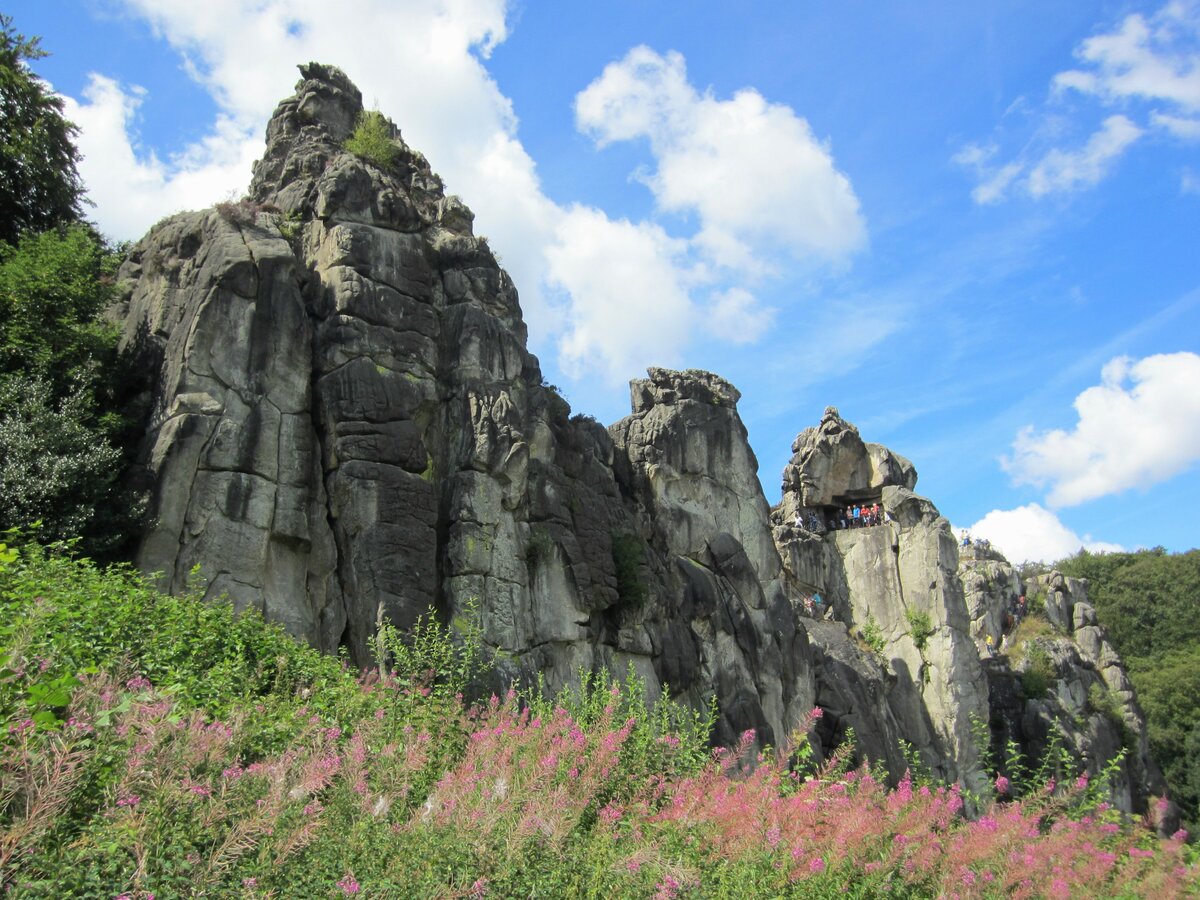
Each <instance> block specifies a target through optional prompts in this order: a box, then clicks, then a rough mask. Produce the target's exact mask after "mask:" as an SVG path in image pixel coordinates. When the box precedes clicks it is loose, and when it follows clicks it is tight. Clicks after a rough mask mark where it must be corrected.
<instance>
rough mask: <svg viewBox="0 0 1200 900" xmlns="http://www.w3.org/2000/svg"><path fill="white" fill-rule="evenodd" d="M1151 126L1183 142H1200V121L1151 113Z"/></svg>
mask: <svg viewBox="0 0 1200 900" xmlns="http://www.w3.org/2000/svg"><path fill="white" fill-rule="evenodd" d="M1150 124H1151V125H1153V126H1155V127H1156V128H1163V129H1165V130H1167V131H1169V132H1170V133H1171V134H1173V135H1174V136H1175V137H1177V138H1179V139H1180V140H1183V141H1200V119H1188V118H1185V117H1183V116H1169V115H1167V114H1166V113H1160V112H1152V113H1150Z"/></svg>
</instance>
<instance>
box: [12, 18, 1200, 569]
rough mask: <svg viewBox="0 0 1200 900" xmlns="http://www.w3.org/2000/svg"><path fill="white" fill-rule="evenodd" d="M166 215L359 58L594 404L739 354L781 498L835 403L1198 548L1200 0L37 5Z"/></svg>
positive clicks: (767, 472) (945, 503) (897, 436)
mask: <svg viewBox="0 0 1200 900" xmlns="http://www.w3.org/2000/svg"><path fill="white" fill-rule="evenodd" d="M6 10H7V11H8V12H9V13H10V14H11V15H12V16H13V17H14V20H15V25H16V27H17V28H18V30H20V31H22V32H24V33H26V34H38V35H41V36H42V38H43V44H44V46H45V48H46V49H47V50H49V51H50V52H51V53H52V54H53V55H52V56H50V57H49V58H47V59H45V60H41V61H39V62H38V63H37V64H36V65H35V69H36V71H38V72H39V74H41V75H42V76H43V77H45V78H46V79H47V80H49V81H50V82H51V83H52V84H53V85H54V87H55V89H56V90H58V91H59V92H61V93H62V94H63V95H64V96H65V97H67V98H68V108H69V111H70V115H71V116H72V118H73V119H74V120H75V121H76V122H77V123H78V124H79V125H80V127H81V134H80V146H81V148H82V150H83V152H84V154H85V157H86V158H85V160H84V163H83V166H82V172H83V175H84V177H85V179H86V181H87V183H88V187H89V190H90V191H91V195H92V197H93V199H94V201H95V203H96V206H95V208H94V210H93V216H94V218H95V220H96V221H97V222H98V223H99V224H100V226H101V227H102V228H103V229H104V230H105V231H106V232H107V233H109V234H110V235H112V236H114V237H118V238H136V237H138V236H140V235H141V234H142V233H143V232H144V231H145V230H146V228H148V227H149V225H151V224H152V223H153V222H155V221H157V220H158V219H159V218H161V217H162V216H164V215H167V214H169V213H171V212H174V211H176V210H179V209H184V208H195V207H201V206H206V205H209V204H211V203H213V202H215V201H217V200H221V199H224V198H226V197H228V196H230V195H236V194H240V193H241V192H242V191H243V190H244V189H245V187H246V185H247V183H248V181H249V165H250V163H251V162H252V160H253V159H255V158H256V157H257V155H258V154H259V152H261V148H262V133H263V128H264V126H265V124H266V120H267V117H268V116H269V114H270V112H271V109H272V108H273V107H274V104H275V103H276V102H277V101H278V100H280V99H282V98H283V97H284V96H286V95H287V94H289V93H290V92H291V88H292V85H293V84H294V83H295V80H296V78H297V73H296V70H295V65H296V64H297V63H299V62H303V61H307V60H309V59H317V60H320V61H324V62H330V63H334V64H336V65H339V66H341V67H342V68H343V69H345V70H346V71H347V73H348V74H349V75H350V76H351V77H352V78H353V79H354V80H355V82H356V83H357V84H358V85H359V87H360V88H361V89H362V91H363V95H364V98H365V100H366V102H367V103H368V105H376V106H378V108H379V109H380V110H381V111H383V112H384V113H385V114H387V115H389V116H390V117H391V118H393V119H394V120H395V121H396V123H397V124H398V125H399V126H400V128H401V130H402V131H403V133H404V135H405V138H406V139H407V140H408V141H409V142H410V143H411V144H412V145H413V146H415V147H416V148H418V149H420V150H422V151H423V152H424V153H425V154H426V155H427V156H428V157H429V159H430V161H431V163H432V165H433V166H434V168H435V169H436V170H437V171H439V172H440V173H441V174H442V176H443V177H444V178H445V180H446V183H447V186H448V188H449V190H451V191H452V192H455V193H459V194H460V195H462V196H463V198H464V199H465V200H466V202H467V203H468V205H470V206H471V207H472V209H474V211H475V212H476V216H477V218H476V231H477V233H481V234H487V235H488V236H489V239H490V242H491V244H492V246H493V248H494V249H496V250H497V251H498V252H499V253H500V254H501V256H502V257H503V263H504V265H505V267H506V268H508V269H509V271H510V273H511V274H512V275H513V277H514V279H515V280H516V283H517V286H518V288H519V290H520V292H521V298H522V305H523V307H524V309H525V314H526V319H527V320H528V322H529V324H530V333H531V344H532V349H533V350H534V352H536V353H537V354H538V356H539V358H540V359H541V361H542V365H543V369H544V370H545V372H546V375H547V378H548V379H549V380H550V381H552V382H554V383H555V384H558V385H559V386H560V387H561V388H562V389H563V391H564V393H565V394H566V396H567V397H568V398H569V399H570V401H571V403H572V406H573V407H574V408H575V410H576V411H578V412H587V413H590V414H593V415H595V416H596V417H597V418H599V419H601V420H602V421H605V422H611V421H614V420H615V419H617V418H619V417H620V416H622V415H624V414H626V413H627V412H628V391H627V388H626V382H627V381H628V380H629V379H630V378H633V377H638V376H639V375H640V374H641V373H642V372H643V371H644V369H645V367H646V366H648V365H666V366H672V367H678V368H684V367H696V368H704V369H709V370H712V371H716V372H718V373H720V374H721V375H723V376H725V377H726V378H728V379H729V380H730V381H732V382H733V383H734V384H735V385H737V387H738V388H739V389H740V390H741V392H742V395H743V397H742V401H741V404H740V409H741V413H742V417H743V419H744V420H745V422H746V425H747V428H748V429H749V432H750V438H751V443H752V444H753V446H754V449H755V452H756V454H757V455H758V459H759V463H760V477H761V479H762V482H763V486H764V489H765V491H766V493H767V497H768V499H769V500H771V501H772V502H774V500H775V499H777V498H778V492H779V486H778V485H779V473H780V470H781V469H782V467H783V465H784V463H785V462H786V461H787V458H788V456H789V455H790V444H791V441H792V439H793V438H794V437H795V435H796V434H797V433H798V432H799V431H800V430H802V429H803V428H805V427H807V426H809V425H814V424H816V423H817V422H818V421H819V419H820V416H821V413H822V410H823V409H824V407H825V406H827V405H833V406H837V407H838V408H839V409H840V410H841V412H842V415H843V416H844V417H845V418H847V419H848V420H850V421H852V422H854V423H855V424H857V425H858V427H859V429H860V431H861V432H862V434H863V437H864V438H865V439H866V440H869V441H877V442H880V443H883V444H886V445H887V446H889V447H891V448H892V449H893V450H895V451H897V452H899V453H901V454H904V455H906V456H908V457H909V458H910V459H912V460H913V462H914V463H915V464H916V466H917V469H918V472H919V473H920V483H919V485H918V491H919V492H920V493H923V494H925V495H927V496H929V497H930V498H932V499H933V500H934V502H935V503H937V505H938V507H939V508H940V509H941V510H942V512H943V513H944V514H945V515H946V516H947V517H949V518H950V519H951V521H952V522H954V524H955V525H956V526H958V527H972V528H973V530H974V531H975V533H976V534H982V535H986V536H990V537H991V538H992V539H993V540H994V541H995V542H996V543H997V544H998V545H999V546H1001V548H1002V549H1004V550H1006V552H1008V554H1009V556H1010V557H1011V558H1013V559H1014V560H1019V559H1023V558H1027V557H1028V558H1055V557H1057V556H1061V555H1063V554H1065V553H1067V552H1071V551H1072V550H1074V549H1076V548H1077V547H1078V546H1079V545H1080V544H1087V545H1089V546H1092V547H1095V548H1105V547H1109V548H1112V547H1118V546H1119V547H1124V548H1127V549H1132V548H1135V547H1139V546H1155V545H1163V546H1165V547H1167V548H1168V549H1170V550H1176V551H1178V550H1185V549H1189V548H1192V547H1195V546H1197V545H1200V487H1198V486H1197V475H1198V474H1200V466H1198V465H1197V461H1198V460H1200V355H1198V354H1200V2H1197V0H1172V2H1165V3H1164V2H1152V3H1135V2H1096V3H1084V2H1078V0H1038V2H1008V3H987V4H984V3H961V2H920V0H907V2H893V0H870V2H867V0H847V2H842V3H836V4H835V3H815V2H797V0H790V2H758V3H750V2H733V0H727V2H709V0H688V2H683V0H678V2H667V0H663V2H656V0H609V2H606V3H595V2H590V3H579V2H574V0H559V2H554V3H528V2H526V3H506V2H504V0H442V2H434V0H422V2H410V0H356V2H343V3H339V4H330V3H328V2H327V0H288V2H280V0H258V2H234V0H207V2H205V3H203V4H197V3H195V2H194V0H189V2H180V0H18V2H15V3H14V2H10V3H8V4H7V6H6Z"/></svg>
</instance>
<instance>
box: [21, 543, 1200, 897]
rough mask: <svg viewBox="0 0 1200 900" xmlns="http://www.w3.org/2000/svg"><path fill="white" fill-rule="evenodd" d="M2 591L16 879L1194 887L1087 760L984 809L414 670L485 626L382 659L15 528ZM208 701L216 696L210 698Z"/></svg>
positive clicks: (607, 700)
mask: <svg viewBox="0 0 1200 900" xmlns="http://www.w3.org/2000/svg"><path fill="white" fill-rule="evenodd" d="M0 602H2V603H3V610H2V612H3V615H0V892H3V893H4V894H5V896H6V897H9V896H11V897H13V898H21V900H26V898H33V897H44V898H49V897H56V898H57V897H114V896H118V895H122V894H125V895H128V896H130V897H141V898H145V897H146V896H148V895H150V894H154V895H156V896H160V897H181V896H213V897H247V898H250V897H268V896H275V897H329V896H346V895H349V894H356V893H361V894H362V895H364V896H370V897H392V896H396V897H399V896H402V897H413V898H425V897H429V898H432V897H446V896H456V897H469V896H476V897H478V896H484V895H488V896H494V897H527V896H543V897H566V896H572V897H573V896H595V897H615V896H619V897H650V896H657V897H662V898H665V897H674V896H677V895H679V894H680V893H681V892H684V891H686V892H687V894H688V895H689V896H703V897H733V896H737V897H742V896H773V897H774V896H779V897H841V896H859V897H869V896H882V895H884V894H886V895H887V896H898V897H926V896H950V895H952V894H955V893H958V894H960V895H969V896H994V897H1005V896H1014V895H1021V896H1026V895H1028V896H1040V895H1043V894H1046V895H1062V896H1072V897H1074V896H1078V897H1110V896H1147V895H1160V896H1164V897H1167V896H1190V895H1192V894H1194V892H1195V890H1196V888H1197V886H1198V877H1197V871H1196V868H1195V863H1194V859H1192V858H1191V857H1190V856H1189V855H1188V850H1187V848H1186V846H1185V845H1184V844H1183V843H1182V841H1180V840H1170V841H1158V840H1156V839H1155V838H1154V837H1153V835H1152V834H1150V833H1148V832H1145V831H1142V830H1139V829H1137V828H1133V827H1130V826H1129V825H1128V824H1123V823H1122V822H1121V821H1120V820H1119V819H1118V818H1117V816H1116V814H1115V813H1114V812H1113V811H1112V810H1107V809H1106V808H1105V807H1104V806H1102V805H1097V804H1096V803H1094V802H1093V800H1092V798H1091V796H1090V794H1089V787H1088V786H1087V785H1086V784H1085V783H1083V782H1086V779H1080V780H1078V781H1076V782H1075V783H1074V784H1073V785H1072V784H1070V783H1067V782H1064V781H1062V779H1059V781H1060V783H1059V785H1058V786H1057V787H1052V786H1051V782H1049V781H1048V780H1046V779H1042V783H1043V784H1045V785H1046V789H1045V790H1040V791H1038V792H1036V793H1035V794H1031V795H1030V796H1029V797H1028V799H1026V800H1022V801H1018V802H1013V803H1005V804H1003V805H998V806H996V807H995V808H994V809H992V810H988V811H987V813H986V814H985V815H984V816H983V817H982V818H981V819H979V820H978V821H977V822H969V821H966V820H965V819H964V818H963V817H962V815H961V811H962V807H963V798H962V796H961V794H960V792H959V790H958V788H957V787H956V786H949V787H947V786H936V785H933V786H928V787H925V788H923V789H920V788H918V787H915V786H914V784H913V782H912V780H911V779H909V778H905V779H904V780H902V781H901V782H900V784H899V785H898V786H897V788H896V790H895V791H892V792H889V791H887V790H886V789H885V787H884V785H883V783H882V781H881V780H880V779H879V778H878V777H876V776H875V775H874V774H872V773H871V772H870V771H869V770H867V769H865V768H863V769H858V770H853V771H847V769H846V767H845V766H844V765H843V764H842V762H843V761H844V758H837V754H835V759H834V760H832V761H830V762H829V763H826V764H825V765H823V766H820V767H815V768H814V767H810V766H805V767H804V772H803V773H800V772H797V771H796V770H795V769H794V768H792V767H790V766H789V765H788V764H787V760H788V758H789V757H790V756H793V755H795V756H802V755H803V754H802V753H799V752H796V753H793V751H794V750H796V749H797V748H795V747H783V748H780V751H779V753H778V754H768V753H763V754H760V755H759V756H758V757H757V758H756V759H752V758H750V754H751V753H752V750H751V748H752V747H753V745H754V734H753V732H747V733H746V734H745V735H743V736H742V739H741V741H740V742H739V744H738V746H737V747H735V748H732V749H724V748H718V749H717V750H715V751H713V752H712V753H711V754H709V753H707V752H706V748H705V745H704V741H705V737H706V736H707V733H708V729H709V727H710V726H711V722H712V716H711V712H710V714H708V715H706V714H704V713H699V714H697V713H695V712H690V711H686V710H681V709H680V708H679V707H677V706H674V705H673V704H670V703H660V704H658V705H656V706H655V708H654V709H653V710H652V711H647V710H646V708H645V705H644V700H643V697H644V694H643V690H642V686H641V685H640V683H638V682H637V681H636V679H630V681H629V683H628V684H627V685H625V686H621V685H618V684H616V683H614V682H613V681H612V680H611V679H610V678H609V677H608V676H607V675H604V674H598V675H584V676H582V678H581V681H580V683H579V686H578V687H577V688H576V689H574V690H572V691H566V692H563V693H561V694H559V696H557V697H555V698H553V699H551V698H547V697H546V696H545V695H544V694H542V693H537V694H529V695H526V696H525V697H521V696H518V695H517V694H516V693H515V692H512V691H510V692H508V693H507V694H506V695H505V696H503V697H492V698H491V699H490V700H489V701H488V702H486V703H484V704H481V705H478V706H471V707H467V706H465V705H464V704H463V703H462V702H461V701H460V700H459V699H458V698H456V697H454V696H453V695H449V694H448V691H449V690H451V689H452V688H453V687H454V685H455V676H454V673H453V672H451V673H449V676H450V677H448V678H446V679H445V680H439V679H435V680H434V682H433V683H432V687H429V686H427V685H428V684H429V682H427V681H425V680H424V676H423V675H422V673H421V670H422V669H424V668H425V667H426V666H429V665H431V664H432V665H442V664H445V661H446V660H450V662H449V665H450V667H451V668H452V669H453V668H454V666H456V665H457V663H456V662H455V661H454V660H455V659H457V658H458V657H456V656H455V654H456V653H457V652H458V651H456V650H454V649H453V648H454V647H456V646H460V645H461V646H465V645H466V644H469V643H470V641H469V639H468V640H465V641H461V642H460V641H459V640H458V639H457V638H454V637H453V636H452V635H450V634H447V633H445V632H441V633H439V632H438V629H437V628H436V626H435V625H433V624H432V623H431V622H427V623H426V625H425V626H424V627H425V631H424V636H417V637H416V638H415V639H414V640H412V641H411V642H409V643H407V644H406V645H405V646H406V653H409V654H410V655H404V654H397V656H396V657H395V659H396V662H397V668H398V672H397V676H396V677H395V678H383V677H380V676H379V674H378V673H376V672H368V673H365V674H364V675H356V674H355V673H352V672H349V671H347V670H345V669H344V668H343V667H342V666H341V665H340V664H339V663H338V661H337V660H334V659H330V658H328V657H322V656H320V655H319V654H316V653H315V652H314V651H312V650H311V649H310V648H308V647H304V646H302V645H300V644H298V643H296V642H294V641H291V640H290V639H289V638H287V637H286V636H285V635H283V634H282V633H281V632H280V631H279V630H278V629H277V628H273V627H272V626H268V625H266V624H264V623H263V622H262V621H261V619H260V618H258V617H257V616H255V615H254V614H249V615H245V616H240V617H235V616H233V614H232V611H231V610H229V608H228V606H221V605H218V606H213V607H207V606H205V605H204V604H201V603H199V602H198V601H197V600H195V599H194V598H170V597H162V596H161V595H157V594H155V593H154V592H153V591H151V590H150V589H149V588H147V587H146V586H145V584H144V583H142V582H141V581H140V579H138V578H137V577H136V576H135V575H133V574H132V573H131V572H129V571H128V570H113V571H109V572H102V571H100V570H98V569H96V568H95V567H94V566H92V565H91V564H90V563H87V562H79V561H72V560H68V559H65V558H62V557H57V556H47V555H45V554H44V553H43V552H42V551H40V550H38V549H36V548H33V549H28V550H25V551H24V552H23V553H22V554H20V555H18V554H15V553H12V552H11V551H8V550H5V549H3V548H0ZM85 660H93V661H99V666H96V665H85V664H84V661H85ZM439 660H441V662H438V661H439ZM401 667H403V668H405V669H411V670H413V671H399V669H400V668H401ZM97 668H99V669H100V671H97ZM105 670H108V671H105ZM151 671H153V672H155V673H157V676H156V682H157V683H155V681H152V680H151V679H150V678H148V677H146V675H147V674H148V673H149V672H151ZM135 673H136V674H135ZM206 682H210V683H206ZM205 697H207V698H209V699H210V700H211V701H212V702H213V706H211V707H209V708H208V709H207V710H206V709H198V708H197V706H196V700H197V699H199V698H205ZM221 707H223V712H220V713H217V712H215V710H216V709H217V708H221ZM819 716H820V712H819V710H814V711H813V713H812V714H810V717H809V719H808V721H807V722H806V723H805V724H804V725H802V726H801V727H800V728H799V729H798V730H797V733H796V734H795V735H794V736H793V740H794V741H797V740H799V741H802V740H804V739H805V735H806V732H805V728H807V727H811V725H812V724H813V722H814V721H815V720H816V719H817V718H819ZM1056 764H1057V763H1056ZM1038 777H1039V778H1041V775H1040V774H1039V776H1038ZM997 788H998V790H999V788H1000V785H999V784H998V785H997ZM1068 819H1071V820H1074V821H1067V820H1068ZM1014 847H1016V848H1019V852H1018V856H1017V857H1016V858H1014V849H1013V848H1014ZM972 886H974V887H976V888H978V889H977V890H970V889H969V888H971V887H972Z"/></svg>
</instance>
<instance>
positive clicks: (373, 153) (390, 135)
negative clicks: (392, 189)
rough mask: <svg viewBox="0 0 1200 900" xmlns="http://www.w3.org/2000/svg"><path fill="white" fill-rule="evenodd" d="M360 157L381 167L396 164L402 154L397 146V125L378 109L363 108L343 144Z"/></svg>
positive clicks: (386, 167)
mask: <svg viewBox="0 0 1200 900" xmlns="http://www.w3.org/2000/svg"><path fill="white" fill-rule="evenodd" d="M342 146H343V147H344V148H345V149H346V150H348V151H350V152H351V153H353V154H354V155H355V156H357V157H359V158H360V159H365V160H367V161H368V162H371V163H374V164H375V165H377V166H379V168H381V169H389V168H391V167H392V166H393V165H395V163H396V160H397V159H398V158H399V156H400V148H399V147H398V146H396V140H395V127H394V126H393V125H392V123H391V122H389V121H388V120H387V118H385V117H384V115H383V113H381V112H379V111H378V110H363V111H362V112H361V113H359V115H358V122H357V123H356V124H355V126H354V131H353V132H351V134H350V137H348V138H346V142H345V143H344V144H343V145H342Z"/></svg>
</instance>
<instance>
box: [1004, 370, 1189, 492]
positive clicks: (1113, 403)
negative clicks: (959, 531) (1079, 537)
mask: <svg viewBox="0 0 1200 900" xmlns="http://www.w3.org/2000/svg"><path fill="white" fill-rule="evenodd" d="M1100 381H1101V383H1100V384H1099V385H1097V386H1095V387H1090V388H1088V389H1087V390H1085V391H1084V392H1083V393H1081V394H1080V395H1079V396H1078V397H1076V398H1075V403H1074V406H1075V410H1076V412H1077V413H1078V416H1079V421H1078V422H1077V423H1076V425H1075V427H1074V429H1073V430H1071V431H1063V430H1061V429H1052V430H1049V431H1043V432H1035V431H1034V430H1033V428H1032V426H1030V427H1027V428H1025V429H1023V430H1022V431H1021V432H1020V433H1019V434H1018V435H1017V438H1016V440H1015V441H1014V442H1013V456H1012V457H1008V458H1004V459H1002V460H1001V462H1002V465H1003V466H1004V468H1005V469H1006V470H1007V471H1008V472H1009V473H1010V474H1011V475H1012V477H1013V480H1014V481H1015V482H1016V483H1018V484H1034V485H1038V486H1046V485H1049V486H1050V493H1049V495H1048V497H1047V499H1048V501H1049V502H1050V504H1051V505H1053V506H1073V505H1075V504H1078V503H1083V502H1085V501H1087V500H1092V499H1095V498H1097V497H1102V496H1104V495H1106V494H1112V493H1117V492H1119V491H1124V490H1127V489H1129V488H1134V487H1140V488H1148V487H1150V486H1151V485H1154V484H1157V483H1159V482H1161V481H1166V480H1167V479H1169V478H1173V477H1174V476H1176V475H1179V474H1180V473H1182V472H1184V471H1185V470H1187V469H1188V468H1189V467H1190V466H1191V465H1192V464H1194V463H1195V462H1196V461H1197V460H1198V459H1200V391H1197V385H1200V356H1198V355H1197V354H1195V353H1170V354H1158V355H1155V356H1147V357H1145V358H1144V359H1141V360H1137V361H1134V360H1132V359H1130V358H1129V357H1118V358H1116V359H1113V360H1111V361H1110V362H1109V363H1108V364H1107V365H1105V366H1104V368H1103V370H1102V371H1101V375H1100ZM1127 383H1130V384H1129V385H1127Z"/></svg>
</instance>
